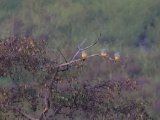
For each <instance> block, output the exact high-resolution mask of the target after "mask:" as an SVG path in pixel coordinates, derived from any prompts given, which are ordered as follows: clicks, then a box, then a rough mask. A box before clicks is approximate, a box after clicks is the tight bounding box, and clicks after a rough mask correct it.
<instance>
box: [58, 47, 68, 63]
mask: <svg viewBox="0 0 160 120" xmlns="http://www.w3.org/2000/svg"><path fill="white" fill-rule="evenodd" d="M58 51H59V53H60V54H61V55H62V57H63V59H64V60H65V62H66V63H67V59H66V58H65V56H64V55H63V53H62V52H61V50H60V49H59V48H58Z"/></svg>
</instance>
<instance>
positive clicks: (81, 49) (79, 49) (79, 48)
mask: <svg viewBox="0 0 160 120" xmlns="http://www.w3.org/2000/svg"><path fill="white" fill-rule="evenodd" d="M100 36H101V34H100ZM100 36H99V37H98V38H97V40H96V41H95V42H94V43H93V44H91V45H89V46H87V47H84V48H81V47H82V45H83V44H84V43H85V41H86V40H84V41H82V43H81V44H80V45H79V46H78V51H77V52H76V53H75V55H74V56H73V58H72V59H71V61H73V60H75V57H76V56H77V55H78V54H79V53H80V52H81V51H83V50H87V49H89V48H90V47H93V46H94V45H95V44H97V42H98V41H99V38H100Z"/></svg>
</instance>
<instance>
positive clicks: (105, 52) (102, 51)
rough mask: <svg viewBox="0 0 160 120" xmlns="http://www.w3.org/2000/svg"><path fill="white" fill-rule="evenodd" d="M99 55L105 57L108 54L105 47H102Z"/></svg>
mask: <svg viewBox="0 0 160 120" xmlns="http://www.w3.org/2000/svg"><path fill="white" fill-rule="evenodd" d="M100 55H101V56H102V57H107V56H108V53H107V51H106V49H102V50H101V53H100Z"/></svg>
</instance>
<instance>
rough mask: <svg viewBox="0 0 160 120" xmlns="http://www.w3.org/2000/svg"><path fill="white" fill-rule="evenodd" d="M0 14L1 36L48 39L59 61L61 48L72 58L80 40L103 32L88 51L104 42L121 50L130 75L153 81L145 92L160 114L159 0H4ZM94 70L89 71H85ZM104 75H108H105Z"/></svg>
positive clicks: (5, 79) (3, 81) (6, 80)
mask: <svg viewBox="0 0 160 120" xmlns="http://www.w3.org/2000/svg"><path fill="white" fill-rule="evenodd" d="M0 15H1V16H0V27H1V29H0V38H1V41H5V40H6V39H5V38H8V37H10V36H12V37H13V36H16V37H22V36H26V37H28V36H32V37H34V38H35V39H36V40H37V41H40V40H43V41H44V43H45V44H47V47H48V48H49V49H52V51H53V52H51V53H49V55H50V56H52V57H53V58H54V57H55V56H56V58H57V56H58V60H59V61H58V63H62V62H64V61H63V59H62V57H59V56H60V55H59V54H58V55H55V53H56V54H57V52H58V51H57V48H60V49H61V51H62V53H63V54H64V55H65V57H66V58H67V59H70V57H72V55H73V54H74V52H75V51H74V50H75V49H76V47H77V44H78V43H80V42H81V41H82V40H84V39H87V42H88V43H90V42H91V41H93V40H95V39H96V38H97V36H98V35H99V34H100V33H101V35H102V36H101V38H100V41H99V42H98V44H97V45H96V46H94V48H91V49H89V50H88V51H87V52H88V53H97V52H99V51H98V50H99V49H101V48H102V47H103V48H106V49H107V50H108V51H110V52H111V53H113V51H120V52H121V54H122V56H123V57H124V58H125V60H126V64H127V65H126V67H125V69H124V70H125V72H124V73H125V75H124V76H125V77H126V78H129V79H135V80H136V81H141V82H142V81H143V82H147V83H148V85H145V86H144V90H143V91H142V93H143V92H144V93H143V94H142V97H143V99H149V101H150V102H152V103H153V104H152V105H151V106H152V108H148V111H149V112H150V113H151V114H152V115H153V116H154V117H155V119H158V118H159V117H160V116H159V115H158V111H159V110H160V106H159V103H160V101H159V100H158V99H159V96H160V94H159V93H158V92H156V91H158V90H159V86H160V82H159V79H160V76H159V72H160V63H159V59H160V54H159V51H160V42H159V39H160V34H159V32H160V23H159V20H160V1H159V0H154V1H151V0H121V1H118V0H117V1H116V0H16V1H13V0H1V1H0ZM95 61H96V60H95ZM95 61H94V60H93V61H92V62H93V63H90V64H91V65H90V64H89V66H90V67H88V71H89V68H90V69H91V68H93V67H94V66H93V64H95V63H96V62H95ZM98 62H99V61H98ZM26 66H28V65H26ZM92 66H93V67H92ZM102 66H103V65H102ZM102 66H101V67H102ZM101 67H100V68H99V69H100V70H99V69H98V70H99V71H101V69H102V71H101V72H102V73H103V71H105V72H111V71H112V73H114V74H113V75H112V76H114V77H115V78H118V77H119V72H117V70H115V69H117V68H116V67H115V66H109V67H110V69H111V70H110V71H108V69H107V70H106V69H104V68H103V67H102V68H101ZM96 68H98V67H96ZM0 70H1V68H0ZM5 70H6V71H8V70H9V69H5ZM98 70H97V71H98ZM90 71H92V69H91V70H90ZM95 71H96V70H95ZM95 71H94V70H93V71H92V72H93V73H94V72H95ZM93 73H91V72H87V74H86V73H85V76H86V77H87V76H92V74H93ZM0 74H1V75H2V72H1V73H0ZM26 74H27V75H26ZM98 74H99V73H96V75H98ZM23 75H24V76H25V77H22V76H23ZM22 76H21V77H22V78H25V79H23V80H24V81H25V80H26V81H28V79H30V73H28V72H27V71H25V74H24V73H23V74H22ZM26 76H28V78H27V77H26ZM124 76H123V77H124ZM32 77H33V76H32ZM96 77H97V76H95V78H90V79H96ZM81 79H84V80H85V78H81ZM99 79H103V80H105V79H108V78H107V76H100V78H99ZM0 80H1V85H2V86H4V85H8V83H11V81H10V78H8V76H7V77H1V79H0ZM19 81H21V80H19ZM137 98H138V97H137Z"/></svg>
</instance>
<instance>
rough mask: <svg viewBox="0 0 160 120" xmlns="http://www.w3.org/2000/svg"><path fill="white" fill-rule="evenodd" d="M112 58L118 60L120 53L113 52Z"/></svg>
mask: <svg viewBox="0 0 160 120" xmlns="http://www.w3.org/2000/svg"><path fill="white" fill-rule="evenodd" d="M114 60H115V61H116V62H118V61H120V53H119V52H115V53H114Z"/></svg>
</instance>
